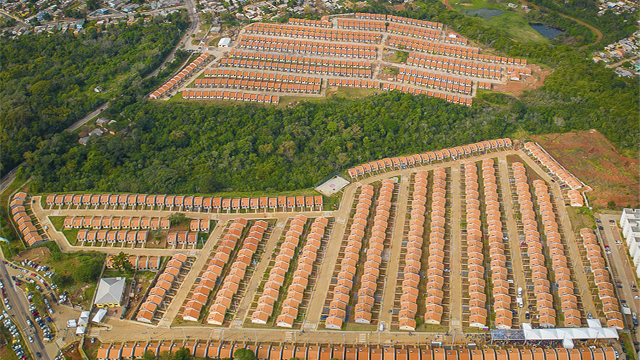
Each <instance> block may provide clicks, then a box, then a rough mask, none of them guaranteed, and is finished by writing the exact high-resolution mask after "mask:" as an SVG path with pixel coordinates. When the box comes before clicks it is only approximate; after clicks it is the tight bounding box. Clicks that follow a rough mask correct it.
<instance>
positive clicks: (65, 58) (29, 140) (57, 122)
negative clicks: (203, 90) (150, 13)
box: [0, 13, 188, 174]
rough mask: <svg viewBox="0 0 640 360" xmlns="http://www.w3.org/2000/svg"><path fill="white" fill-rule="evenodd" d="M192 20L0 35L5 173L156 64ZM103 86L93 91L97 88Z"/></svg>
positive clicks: (0, 153) (0, 154) (1, 163)
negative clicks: (84, 31)
mask: <svg viewBox="0 0 640 360" xmlns="http://www.w3.org/2000/svg"><path fill="white" fill-rule="evenodd" d="M187 26H188V17H187V16H186V15H184V14H181V13H175V14H171V15H169V16H168V17H167V22H165V19H164V18H162V17H157V18H154V19H152V20H151V21H150V22H149V23H148V24H144V21H143V20H142V19H141V20H139V21H137V22H136V23H134V24H131V25H127V24H118V25H113V26H110V27H107V28H106V29H104V30H102V29H101V28H99V27H95V26H89V27H88V28H87V29H86V34H81V33H80V34H76V35H74V34H73V33H72V32H71V31H68V32H66V33H62V32H57V33H54V34H30V35H22V36H19V37H17V38H15V39H11V38H8V37H0V58H1V59H2V66H1V67H0V81H1V82H2V86H1V87H0V103H1V104H2V111H0V123H2V132H1V133H0V174H4V173H6V172H7V171H9V170H11V169H13V168H14V167H15V166H16V165H18V164H19V163H20V162H22V161H23V160H24V157H25V156H29V153H30V152H31V151H33V150H35V149H36V146H37V145H38V142H39V141H41V140H45V139H48V138H50V137H51V136H52V135H53V134H55V133H59V132H60V131H62V130H64V129H65V128H67V127H68V126H69V125H71V124H72V123H74V122H75V121H77V120H79V119H81V118H83V117H84V116H85V115H86V114H88V113H89V112H91V111H93V110H94V109H95V108H96V107H97V106H99V105H101V104H103V103H104V102H106V101H108V99H109V98H111V97H115V96H116V94H118V95H119V94H121V93H122V92H125V91H126V90H127V89H128V88H129V87H131V86H132V85H135V84H136V83H139V82H140V81H141V79H142V77H144V76H145V75H147V74H148V73H149V72H151V71H153V70H155V68H156V67H158V66H159V65H160V63H161V62H162V61H163V60H164V59H165V58H166V57H167V55H168V54H169V52H170V51H171V50H172V49H173V47H174V46H175V45H176V44H177V42H178V41H179V39H180V35H181V32H182V30H183V29H184V28H186V27H187ZM96 88H99V90H100V89H101V92H96V91H95V89H96Z"/></svg>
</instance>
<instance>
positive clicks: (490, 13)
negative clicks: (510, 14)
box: [463, 8, 504, 20]
mask: <svg viewBox="0 0 640 360" xmlns="http://www.w3.org/2000/svg"><path fill="white" fill-rule="evenodd" d="M463 12H464V13H465V14H467V15H478V16H480V17H481V18H483V19H485V20H490V19H491V18H494V17H496V16H500V15H502V14H504V11H502V10H492V9H484V8H483V9H473V10H464V11H463Z"/></svg>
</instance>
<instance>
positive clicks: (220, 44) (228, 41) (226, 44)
mask: <svg viewBox="0 0 640 360" xmlns="http://www.w3.org/2000/svg"><path fill="white" fill-rule="evenodd" d="M229 45H231V39H230V38H228V37H225V38H222V39H220V42H218V47H225V48H226V47H229Z"/></svg>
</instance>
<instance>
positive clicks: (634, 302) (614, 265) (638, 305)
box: [596, 214, 640, 341]
mask: <svg viewBox="0 0 640 360" xmlns="http://www.w3.org/2000/svg"><path fill="white" fill-rule="evenodd" d="M596 218H599V219H600V221H602V223H600V224H597V225H599V226H602V228H603V230H597V232H598V240H600V241H601V242H603V244H602V245H603V247H604V245H608V246H609V249H610V250H611V254H606V256H607V259H608V262H609V265H610V266H611V271H612V275H613V277H614V280H619V281H620V283H619V284H617V285H621V286H622V289H620V288H616V290H617V291H616V292H617V293H618V296H619V297H620V300H626V302H627V305H628V306H629V309H630V310H631V311H632V312H635V313H637V312H638V310H639V309H640V299H635V296H637V295H640V294H639V293H637V292H634V291H633V290H632V289H631V285H636V275H635V272H634V268H635V267H634V266H633V263H629V256H628V255H627V247H626V244H625V241H624V239H622V237H621V236H620V228H618V221H619V220H620V215H602V214H599V215H596ZM611 220H613V221H614V222H615V223H613V224H612V223H611V222H610V221H611ZM616 241H618V242H620V244H616ZM636 286H637V285H636ZM631 325H632V324H631ZM635 337H636V339H637V340H636V341H640V334H635Z"/></svg>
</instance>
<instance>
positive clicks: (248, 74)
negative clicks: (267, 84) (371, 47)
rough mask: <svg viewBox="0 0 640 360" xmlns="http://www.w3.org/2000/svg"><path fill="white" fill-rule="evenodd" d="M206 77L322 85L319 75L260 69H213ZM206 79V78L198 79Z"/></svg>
mask: <svg viewBox="0 0 640 360" xmlns="http://www.w3.org/2000/svg"><path fill="white" fill-rule="evenodd" d="M204 77H205V78H208V77H213V78H229V79H241V80H259V81H271V82H283V83H292V84H315V85H321V84H322V78H319V77H306V76H299V75H287V74H274V73H264V72H260V71H249V70H225V69H212V70H208V73H205V75H204ZM197 80H204V79H197Z"/></svg>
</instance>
